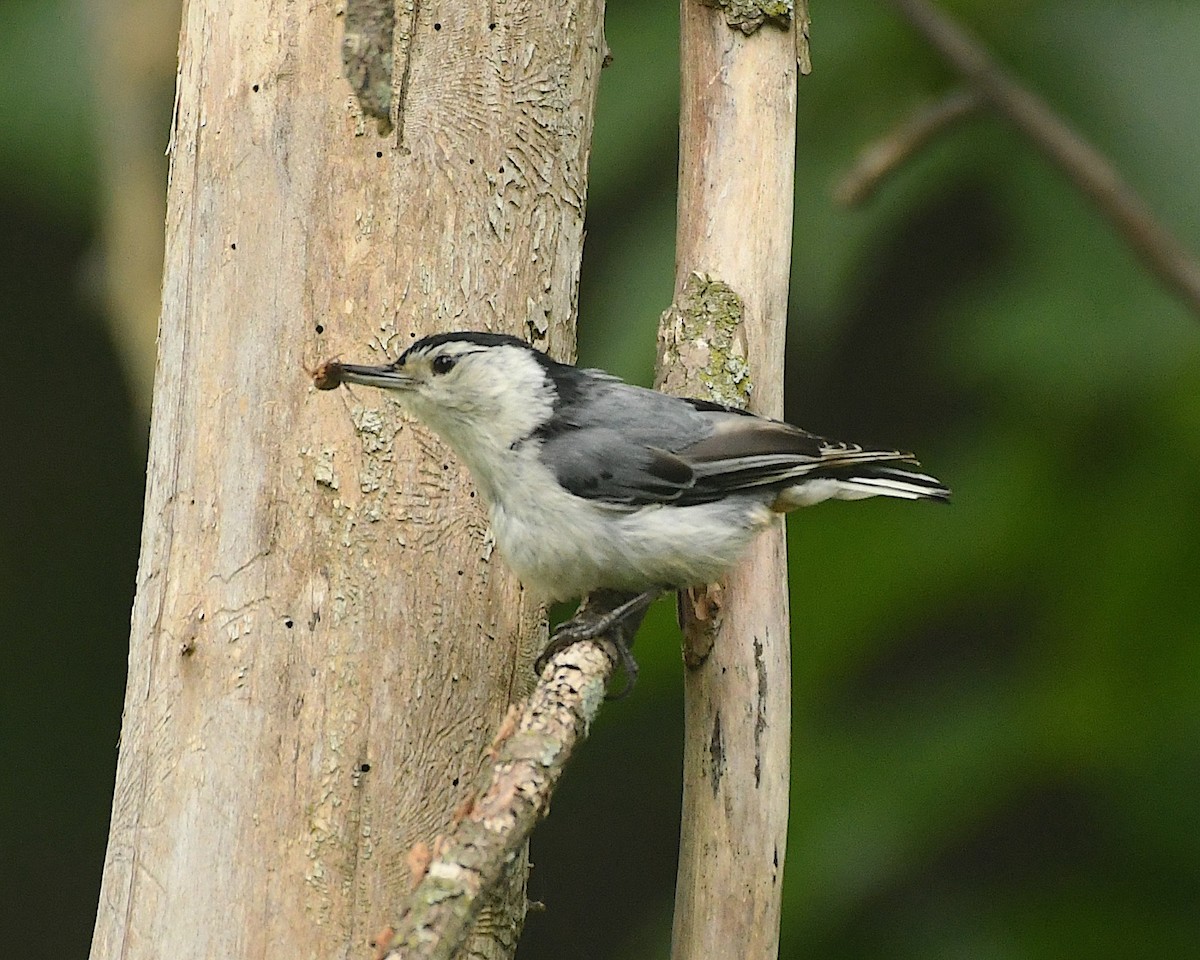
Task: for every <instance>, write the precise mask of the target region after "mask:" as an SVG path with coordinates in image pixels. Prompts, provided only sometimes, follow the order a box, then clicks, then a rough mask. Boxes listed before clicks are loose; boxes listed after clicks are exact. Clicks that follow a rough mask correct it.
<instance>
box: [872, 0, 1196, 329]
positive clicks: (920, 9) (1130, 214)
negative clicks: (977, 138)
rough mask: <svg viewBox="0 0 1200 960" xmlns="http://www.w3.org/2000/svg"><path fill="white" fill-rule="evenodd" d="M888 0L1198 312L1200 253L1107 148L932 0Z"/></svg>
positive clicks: (1165, 281)
mask: <svg viewBox="0 0 1200 960" xmlns="http://www.w3.org/2000/svg"><path fill="white" fill-rule="evenodd" d="M890 2H891V4H892V6H894V7H895V8H896V9H897V10H899V11H900V13H901V15H902V16H903V17H904V18H905V19H906V20H907V21H908V22H909V23H910V24H912V26H913V27H915V28H916V29H917V31H918V32H919V33H920V34H921V35H922V36H923V37H924V38H925V39H926V40H927V41H929V43H930V44H931V45H932V46H933V48H934V49H935V50H937V51H938V53H940V54H941V55H942V57H943V58H945V59H946V60H947V61H948V62H949V63H950V64H951V65H952V66H953V67H954V68H955V69H956V70H957V71H958V72H959V73H961V74H962V75H963V76H964V77H966V78H967V79H968V80H969V81H970V82H971V83H972V84H974V85H975V87H977V88H978V90H979V91H980V92H981V93H982V94H983V95H984V96H985V97H986V98H987V100H988V101H989V102H990V103H991V104H992V106H994V107H995V108H996V109H997V110H998V111H1000V113H1002V114H1003V115H1004V116H1006V117H1007V118H1008V119H1009V120H1010V121H1012V123H1013V124H1014V125H1015V126H1016V127H1017V129H1018V130H1020V131H1021V132H1022V133H1024V134H1025V135H1026V136H1027V137H1028V138H1029V139H1030V140H1032V141H1033V142H1034V143H1035V144H1036V145H1037V146H1038V147H1039V148H1040V149H1041V150H1042V151H1043V152H1044V153H1045V154H1046V155H1047V156H1049V157H1050V159H1051V160H1053V161H1054V162H1055V163H1056V164H1057V165H1058V166H1059V168H1060V169H1062V170H1063V172H1064V173H1066V175H1067V176H1068V177H1069V178H1070V179H1071V181H1072V182H1073V183H1074V184H1075V185H1076V186H1077V187H1078V188H1079V189H1080V190H1082V191H1083V192H1084V193H1085V194H1087V196H1089V197H1090V198H1091V199H1092V202H1093V203H1095V204H1096V206H1097V207H1098V208H1099V209H1100V212H1101V213H1102V214H1104V216H1105V217H1107V218H1108V219H1109V221H1111V222H1112V224H1113V225H1114V226H1115V227H1116V228H1117V230H1118V231H1119V232H1120V233H1121V234H1122V235H1123V236H1124V237H1125V239H1126V240H1127V241H1128V243H1129V244H1130V246H1132V247H1133V249H1134V251H1135V252H1136V253H1137V255H1138V256H1139V257H1140V258H1141V260H1142V262H1143V263H1144V264H1145V265H1146V266H1147V267H1149V269H1150V270H1151V271H1152V272H1153V273H1154V274H1155V275H1156V276H1157V277H1158V278H1159V280H1161V281H1162V282H1163V283H1165V284H1166V285H1167V286H1168V287H1169V288H1171V289H1172V290H1174V291H1175V293H1176V294H1177V295H1178V296H1179V297H1181V298H1182V299H1183V300H1184V301H1185V302H1186V303H1187V304H1188V306H1190V307H1191V308H1192V310H1193V311H1194V312H1195V313H1197V314H1200V261H1198V260H1197V259H1196V257H1195V255H1194V254H1192V253H1191V252H1190V251H1189V250H1188V249H1187V248H1186V247H1185V246H1184V245H1183V244H1182V243H1181V242H1180V241H1179V239H1178V238H1176V237H1175V236H1174V234H1172V233H1171V232H1170V231H1169V230H1167V228H1166V227H1164V226H1163V225H1162V224H1161V223H1159V222H1158V221H1157V220H1156V219H1155V218H1154V216H1153V215H1152V214H1151V212H1150V209H1149V208H1148V207H1147V206H1146V204H1145V202H1144V201H1143V200H1142V199H1141V197H1139V196H1138V195H1137V193H1135V192H1134V190H1133V188H1132V187H1130V186H1129V184H1127V183H1126V182H1125V181H1124V180H1122V179H1121V177H1120V175H1119V174H1118V173H1117V172H1116V171H1115V170H1114V169H1113V167H1112V165H1111V164H1110V163H1109V162H1108V160H1107V159H1106V158H1105V157H1104V155H1103V154H1101V153H1100V151H1099V150H1097V149H1096V148H1095V147H1093V146H1092V145H1091V144H1090V143H1088V142H1087V141H1086V140H1084V139H1083V137H1081V136H1080V135H1079V134H1078V133H1076V132H1075V131H1074V130H1072V129H1071V128H1070V127H1068V126H1067V124H1066V123H1065V122H1064V121H1062V120H1060V119H1059V117H1058V116H1057V115H1056V114H1055V113H1054V111H1052V110H1051V109H1050V108H1049V107H1048V106H1047V105H1046V103H1045V102H1044V101H1043V100H1042V99H1041V98H1040V97H1038V96H1037V95H1036V94H1034V93H1031V92H1030V91H1029V90H1026V89H1025V88H1024V87H1022V86H1021V85H1020V84H1019V83H1017V81H1016V80H1014V79H1013V78H1012V77H1011V76H1009V74H1008V73H1006V72H1005V71H1004V69H1003V68H1002V67H1001V66H1000V64H998V63H997V62H996V61H995V60H994V59H992V57H991V56H990V55H989V54H988V52H987V50H985V49H984V47H983V45H982V44H981V43H979V41H978V40H976V39H975V38H974V37H972V36H971V35H970V34H969V33H967V31H966V30H964V29H963V28H962V27H960V26H959V25H958V24H956V23H955V22H954V21H953V20H951V19H950V18H949V17H947V16H946V15H945V14H944V13H942V12H941V11H940V10H938V9H937V7H936V6H934V5H933V4H932V3H930V2H928V0H890Z"/></svg>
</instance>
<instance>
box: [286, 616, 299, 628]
mask: <svg viewBox="0 0 1200 960" xmlns="http://www.w3.org/2000/svg"><path fill="white" fill-rule="evenodd" d="M283 625H284V626H285V627H287V628H288V629H289V630H291V629H292V627H294V626H295V625H296V621H295V620H293V619H292V618H291V617H284V618H283Z"/></svg>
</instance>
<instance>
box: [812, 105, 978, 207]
mask: <svg viewBox="0 0 1200 960" xmlns="http://www.w3.org/2000/svg"><path fill="white" fill-rule="evenodd" d="M983 102H984V100H983V95H982V94H980V93H979V91H977V90H954V91H952V92H951V93H948V94H946V96H944V97H942V98H941V99H940V100H937V101H935V102H933V103H927V104H924V105H922V106H921V107H919V108H918V109H917V110H916V111H915V112H914V113H913V114H912V116H910V117H907V118H906V119H905V120H904V121H903V122H901V123H900V124H899V125H898V126H897V127H896V128H895V129H893V130H891V131H890V132H888V133H887V134H885V135H884V136H882V137H880V138H879V139H878V140H876V141H875V142H874V143H871V144H868V145H867V146H866V147H864V148H863V150H862V151H861V152H860V153H859V155H858V158H857V159H856V160H855V161H854V166H853V167H851V168H850V170H848V171H847V172H846V174H845V175H844V176H843V177H842V179H841V180H840V181H839V183H838V185H837V186H836V187H834V188H833V196H834V199H835V200H836V201H837V202H838V203H840V204H841V205H842V206H845V207H853V206H858V205H859V204H862V203H866V202H867V201H868V200H869V199H871V197H872V196H874V195H875V191H876V190H878V189H879V187H880V186H881V185H882V184H883V181H884V180H886V179H887V178H888V176H890V175H891V174H892V173H894V172H895V171H896V170H897V169H898V168H899V167H901V166H902V165H903V164H904V163H905V162H906V161H907V160H908V159H909V158H910V157H912V156H913V155H914V154H916V153H917V152H918V151H919V150H920V149H921V148H922V147H924V146H925V145H926V144H927V143H929V142H930V141H931V140H933V138H934V137H936V136H938V135H939V134H941V133H943V132H944V131H945V130H946V129H948V128H949V127H952V126H953V125H954V124H956V123H958V122H959V121H960V120H962V119H963V118H965V117H968V116H970V115H971V114H973V113H975V112H976V111H977V110H978V109H979V107H980V105H981V104H982V103H983Z"/></svg>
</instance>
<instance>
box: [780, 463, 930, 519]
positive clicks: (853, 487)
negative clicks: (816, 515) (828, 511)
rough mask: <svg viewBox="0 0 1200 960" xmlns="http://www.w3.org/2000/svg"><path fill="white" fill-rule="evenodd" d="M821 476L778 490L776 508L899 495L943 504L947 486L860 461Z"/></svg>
mask: <svg viewBox="0 0 1200 960" xmlns="http://www.w3.org/2000/svg"><path fill="white" fill-rule="evenodd" d="M838 474H840V475H834V473H833V471H830V473H829V474H827V475H825V476H820V477H809V478H805V479H804V480H801V481H800V482H799V483H795V484H793V485H791V486H789V487H787V488H786V489H784V490H782V491H780V494H779V497H778V499H777V500H776V501H775V509H777V510H793V509H795V508H796V507H807V506H810V505H811V504H814V503H820V502H821V501H823V500H865V499H866V498H867V497H898V498H899V499H901V500H935V501H938V502H940V503H946V502H948V501H949V499H950V488H949V487H947V486H945V485H944V484H942V483H941V481H939V480H938V479H937V478H936V477H931V476H929V475H928V474H925V473H917V472H916V471H915V470H906V469H904V468H902V467H894V466H884V465H882V464H880V465H875V464H859V465H855V466H849V467H846V468H843V470H842V471H838Z"/></svg>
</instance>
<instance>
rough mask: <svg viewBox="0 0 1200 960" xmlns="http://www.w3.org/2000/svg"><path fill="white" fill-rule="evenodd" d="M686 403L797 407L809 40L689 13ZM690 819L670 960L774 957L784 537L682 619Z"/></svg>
mask: <svg viewBox="0 0 1200 960" xmlns="http://www.w3.org/2000/svg"><path fill="white" fill-rule="evenodd" d="M681 12H682V56H681V60H682V70H683V76H682V102H681V111H682V115H681V121H680V123H681V129H680V175H679V222H678V232H677V237H676V286H675V296H676V299H675V304H674V306H673V308H672V310H670V311H668V313H667V315H666V316H665V317H664V323H663V329H662V341H661V343H660V347H661V354H662V356H661V358H660V360H661V361H662V363H661V365H660V371H661V372H660V379H661V380H662V381H663V386H664V388H666V389H668V390H671V391H672V392H684V393H691V394H696V393H700V394H702V395H703V394H706V393H707V394H708V395H710V396H714V397H715V398H717V399H720V400H722V401H723V402H738V401H740V400H748V402H749V406H750V407H751V408H752V409H753V410H754V411H755V412H757V413H762V414H767V415H771V416H777V415H779V414H780V413H781V411H782V407H783V353H784V332H785V328H786V322H787V291H788V276H789V270H790V263H791V238H792V187H793V166H794V154H795V109H796V88H795V84H796V73H797V69H796V52H797V41H796V38H795V37H794V36H793V35H792V33H791V32H789V31H788V30H787V29H781V28H779V27H776V26H773V25H771V24H767V25H765V26H763V27H762V29H760V30H758V31H757V32H754V33H752V34H751V35H749V36H747V35H744V34H743V33H742V32H741V31H739V30H733V29H730V28H729V27H728V26H727V25H726V22H725V18H724V17H723V16H722V14H721V13H720V12H719V11H716V10H714V9H712V8H710V7H709V6H706V5H703V4H701V3H699V2H696V0H682V3H681ZM685 619H686V620H687V621H688V623H687V633H686V636H685V640H684V644H685V650H684V656H685V661H686V663H687V668H688V669H687V671H686V680H685V706H684V711H685V724H686V739H685V744H684V787H683V821H682V827H681V840H680V859H679V879H678V884H677V887H676V897H675V919H674V930H673V938H672V944H673V946H672V957H673V958H674V960H713V958H725V957H731V958H732V957H736V958H738V960H773V958H774V957H775V956H776V955H777V952H778V944H779V917H780V895H781V886H782V879H783V863H784V852H785V845H786V835H787V813H788V761H789V747H790V731H791V716H790V710H791V667H790V648H789V628H788V604H787V563H786V556H785V549H784V542H783V528H782V523H781V524H780V525H779V527H778V529H775V530H772V531H769V532H767V533H765V534H763V535H762V536H761V537H759V539H758V540H757V541H756V542H755V544H754V545H753V547H752V549H751V550H750V552H749V555H748V556H747V557H746V558H745V560H744V561H743V562H742V563H741V564H740V565H739V566H738V567H737V568H736V569H735V570H734V572H733V573H732V574H731V575H730V576H729V577H728V578H727V580H726V582H725V584H724V586H723V587H722V588H721V589H719V590H718V591H715V592H714V593H713V594H711V595H709V596H706V597H704V598H702V600H701V603H700V604H699V605H698V607H697V609H696V610H695V611H691V612H685Z"/></svg>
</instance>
